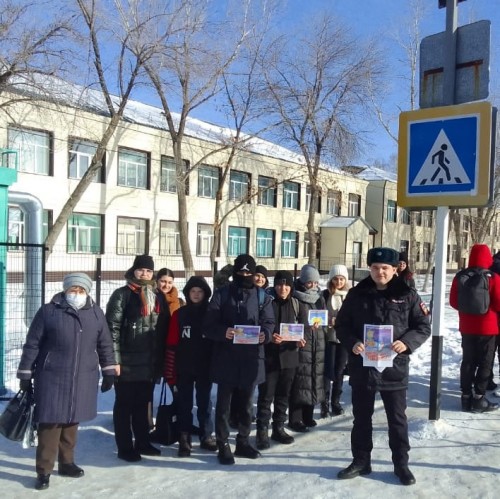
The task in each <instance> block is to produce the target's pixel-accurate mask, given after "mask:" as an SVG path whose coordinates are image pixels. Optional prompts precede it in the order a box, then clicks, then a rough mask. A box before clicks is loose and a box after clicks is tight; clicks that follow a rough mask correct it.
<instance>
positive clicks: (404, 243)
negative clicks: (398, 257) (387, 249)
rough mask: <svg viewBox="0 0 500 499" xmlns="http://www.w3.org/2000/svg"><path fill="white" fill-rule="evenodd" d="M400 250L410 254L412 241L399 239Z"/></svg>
mask: <svg viewBox="0 0 500 499" xmlns="http://www.w3.org/2000/svg"><path fill="white" fill-rule="evenodd" d="M399 251H400V252H401V253H406V254H408V252H409V251H410V241H407V240H405V239H401V241H399Z"/></svg>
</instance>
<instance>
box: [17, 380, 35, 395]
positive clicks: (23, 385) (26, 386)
mask: <svg viewBox="0 0 500 499" xmlns="http://www.w3.org/2000/svg"><path fill="white" fill-rule="evenodd" d="M31 388H32V386H31V380H30V379H21V380H20V381H19V389H20V390H21V391H22V392H28V391H30V390H31Z"/></svg>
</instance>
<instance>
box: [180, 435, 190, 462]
mask: <svg viewBox="0 0 500 499" xmlns="http://www.w3.org/2000/svg"><path fill="white" fill-rule="evenodd" d="M177 455H178V456H179V457H189V456H190V455H191V434H190V433H189V432H187V431H183V432H181V434H180V435H179V450H178V452H177Z"/></svg>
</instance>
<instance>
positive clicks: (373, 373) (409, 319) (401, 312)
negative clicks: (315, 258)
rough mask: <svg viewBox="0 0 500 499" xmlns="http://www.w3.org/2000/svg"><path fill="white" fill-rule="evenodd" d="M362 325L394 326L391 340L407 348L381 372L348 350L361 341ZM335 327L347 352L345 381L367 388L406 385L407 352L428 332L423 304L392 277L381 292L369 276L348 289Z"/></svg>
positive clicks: (407, 288) (412, 349) (400, 387)
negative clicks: (347, 366) (366, 364)
mask: <svg viewBox="0 0 500 499" xmlns="http://www.w3.org/2000/svg"><path fill="white" fill-rule="evenodd" d="M365 324H374V325H382V324H384V325H390V324H392V325H393V326H394V330H393V332H394V339H393V340H394V341H395V340H400V341H402V342H403V343H404V344H405V345H406V346H407V351H406V352H405V353H403V354H398V355H397V356H396V357H395V358H394V360H393V367H386V368H385V369H384V370H383V371H382V372H379V371H378V370H377V369H375V368H374V367H364V366H363V357H362V356H361V355H354V354H353V353H352V348H353V346H354V345H355V344H356V343H357V342H358V341H361V342H363V335H364V325H365ZM335 329H336V331H337V337H338V338H339V340H340V342H341V343H342V345H344V347H345V348H346V349H347V350H348V352H349V384H350V385H352V386H355V385H360V386H364V387H367V388H369V389H371V390H401V389H404V388H407V386H408V375H409V366H410V354H411V353H412V352H414V351H415V350H416V349H417V348H418V347H419V346H420V345H422V344H423V343H424V342H425V340H427V338H428V337H429V336H430V334H431V328H430V325H429V319H428V317H427V307H426V306H425V304H423V302H422V300H421V298H420V296H419V295H418V293H417V292H416V291H415V289H412V288H409V287H408V286H407V285H406V284H405V283H404V282H402V281H401V280H400V279H398V278H397V277H396V276H395V277H394V278H393V279H391V281H389V283H388V286H387V289H385V290H383V291H378V290H377V288H376V286H375V282H374V281H373V279H372V278H371V277H370V276H369V277H367V278H366V279H363V280H362V281H361V282H360V283H359V284H358V285H357V286H356V287H355V288H353V289H351V290H350V291H349V293H348V294H347V297H346V299H345V300H344V303H343V305H342V308H341V309H340V311H339V313H338V315H337V319H336V322H335Z"/></svg>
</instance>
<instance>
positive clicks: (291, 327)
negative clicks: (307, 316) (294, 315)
mask: <svg viewBox="0 0 500 499" xmlns="http://www.w3.org/2000/svg"><path fill="white" fill-rule="evenodd" d="M280 336H281V339H282V340H283V341H300V340H302V339H303V338H304V324H286V323H281V324H280Z"/></svg>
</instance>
